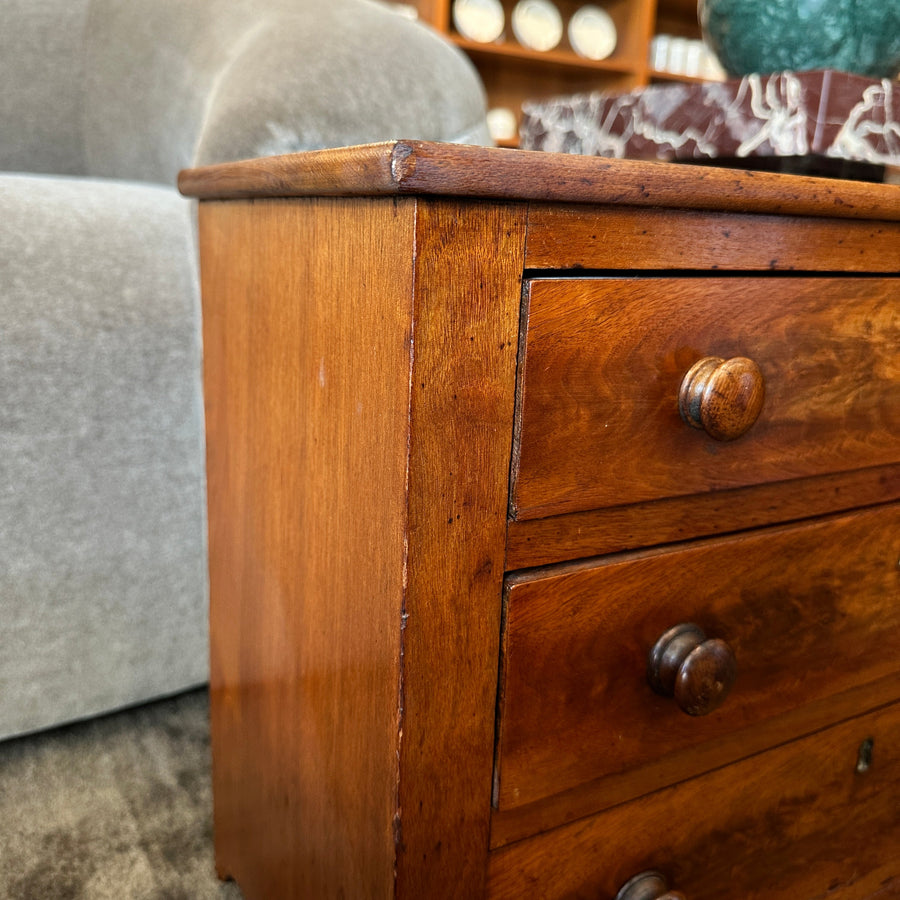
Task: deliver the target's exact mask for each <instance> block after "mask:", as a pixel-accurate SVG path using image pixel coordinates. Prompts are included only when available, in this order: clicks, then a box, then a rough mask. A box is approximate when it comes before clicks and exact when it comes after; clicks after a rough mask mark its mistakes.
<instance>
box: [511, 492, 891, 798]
mask: <svg viewBox="0 0 900 900" xmlns="http://www.w3.org/2000/svg"><path fill="white" fill-rule="evenodd" d="M898 559H900V505H896V504H892V505H888V506H882V507H877V508H875V509H872V510H869V511H864V512H857V513H853V514H848V515H843V516H837V517H832V518H829V519H824V520H817V521H816V522H814V523H811V524H806V525H802V526H793V527H785V528H773V529H766V530H763V531H758V532H752V533H749V534H745V535H740V536H735V537H730V538H720V539H716V540H709V541H704V542H697V543H696V544H690V545H679V546H678V547H675V548H671V549H668V550H665V551H650V552H645V553H632V554H623V555H621V556H617V557H611V558H609V559H607V560H605V561H603V562H601V563H600V564H596V565H588V564H581V565H575V566H568V567H563V568H562V569H561V570H557V571H552V570H551V571H550V573H549V574H544V575H542V576H538V577H532V578H526V577H524V576H522V578H521V579H519V580H512V581H511V583H510V584H509V585H508V587H507V591H506V625H505V631H504V641H503V662H502V673H501V701H500V719H499V734H498V752H497V762H496V766H497V770H496V783H497V788H496V795H495V804H496V807H497V809H498V810H499V812H500V813H503V812H504V811H506V810H510V811H515V810H516V808H517V807H525V806H526V805H527V804H535V803H537V802H538V801H541V800H542V799H545V798H549V797H552V796H553V795H556V794H561V793H562V792H565V791H570V792H571V791H572V790H573V789H575V788H582V789H583V788H584V786H585V785H588V784H589V783H591V782H597V780H598V779H600V780H601V781H600V789H599V790H598V785H597V784H596V783H595V784H593V785H591V790H592V791H595V792H596V793H597V796H598V797H599V798H600V799H599V801H598V805H596V806H594V807H593V809H592V810H591V811H594V810H597V809H600V808H603V806H604V805H610V803H612V802H621V801H622V800H626V799H629V798H631V797H635V796H638V795H639V794H641V793H646V792H648V791H650V790H655V789H656V788H658V787H662V786H663V785H665V784H671V783H673V782H675V781H677V780H681V779H684V778H688V777H692V776H695V775H698V774H700V773H701V772H703V771H706V770H708V769H710V768H713V767H715V766H721V765H724V764H726V763H729V762H732V761H734V760H735V759H739V758H741V757H742V756H746V755H747V754H748V753H750V752H754V751H756V750H761V749H763V748H765V747H768V746H772V745H774V744H775V743H778V742H783V741H785V740H788V739H791V738H793V737H796V736H797V735H799V734H801V733H805V732H806V731H809V730H811V729H812V728H816V727H824V726H825V725H828V724H833V722H834V721H836V720H837V719H838V718H840V717H843V716H846V715H849V714H851V713H852V712H856V711H858V710H859V706H854V707H852V708H851V709H850V710H849V711H847V710H846V706H847V704H844V705H843V706H841V702H840V697H841V695H846V694H847V692H856V699H855V700H854V701H853V702H854V703H858V702H860V701H859V693H860V691H859V688H860V686H866V688H865V690H864V691H863V693H864V697H863V700H862V702H868V703H869V706H868V707H865V706H864V707H863V709H865V708H872V707H874V706H875V705H877V704H878V703H884V702H887V701H888V700H892V699H895V698H897V697H898V696H900V679H898V678H897V676H896V673H897V672H898V670H900V567H898ZM682 623H693V624H696V625H698V626H699V627H700V628H701V629H702V630H703V631H704V632H705V634H706V636H707V637H708V638H709V639H711V640H716V639H718V640H723V641H725V642H726V643H727V645H728V647H729V648H730V650H731V651H732V653H733V655H734V658H735V660H736V668H737V676H736V680H735V682H734V686H733V688H732V690H731V693H730V694H729V695H728V696H727V698H726V699H725V700H724V702H723V703H722V705H721V706H720V707H719V708H717V709H715V710H714V711H712V712H709V713H708V714H703V715H688V714H686V713H685V712H683V711H682V709H681V708H680V707H679V704H678V703H677V702H676V700H675V699H673V698H672V697H666V696H662V695H660V694H658V693H656V692H655V691H654V689H653V688H651V686H650V684H649V683H648V675H647V672H648V655H649V653H650V650H651V648H653V647H654V645H655V644H656V642H657V640H658V639H659V638H660V636H662V635H663V634H665V633H666V632H667V631H668V630H669V629H671V628H673V627H674V626H677V625H679V624H682ZM690 683H691V682H690V680H688V684H690ZM876 683H878V684H879V685H880V687H879V688H878V691H880V693H879V692H878V691H875V690H874V688H873V687H872V686H873V685H875V684H876ZM885 683H886V684H887V686H888V687H887V688H886V690H889V691H891V693H890V694H889V695H888V696H887V697H885V695H884V692H885V688H884V684H885ZM867 691H869V692H870V693H868V694H867V693H866V692H867ZM842 709H844V710H845V711H844V712H840V710H842ZM604 798H607V799H606V800H605V804H604Z"/></svg>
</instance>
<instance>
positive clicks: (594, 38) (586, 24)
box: [569, 6, 619, 59]
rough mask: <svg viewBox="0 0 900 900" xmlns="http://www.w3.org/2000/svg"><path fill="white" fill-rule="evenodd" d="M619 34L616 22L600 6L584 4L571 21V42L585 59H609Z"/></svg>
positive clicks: (574, 48) (573, 47)
mask: <svg viewBox="0 0 900 900" xmlns="http://www.w3.org/2000/svg"><path fill="white" fill-rule="evenodd" d="M618 39H619V36H618V33H617V32H616V25H615V22H613V20H612V19H611V18H610V15H609V13H608V12H606V10H604V9H600V7H599V6H582V7H581V9H579V10H578V12H577V13H575V15H574V16H572V19H571V21H570V22H569V43H570V44H571V45H572V49H573V50H574V51H575V52H576V53H577V54H578V55H579V56H583V57H584V58H585V59H607V58H608V57H610V56H612V54H613V51H614V50H615V49H616V42H617V41H618Z"/></svg>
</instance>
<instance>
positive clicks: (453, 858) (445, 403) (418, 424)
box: [370, 201, 524, 898]
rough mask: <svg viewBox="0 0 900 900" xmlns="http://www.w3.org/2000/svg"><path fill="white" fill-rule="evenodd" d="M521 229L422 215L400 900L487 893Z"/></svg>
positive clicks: (505, 215) (442, 210)
mask: <svg viewBox="0 0 900 900" xmlns="http://www.w3.org/2000/svg"><path fill="white" fill-rule="evenodd" d="M523 225H524V216H523V215H522V214H521V210H519V209H518V208H517V207H516V206H514V205H511V206H500V207H497V206H493V207H492V206H484V205H473V204H471V203H466V202H464V201H463V202H457V201H447V202H440V203H433V204H427V205H425V204H422V205H420V206H419V207H418V211H417V222H416V263H415V281H416V290H415V305H414V309H413V320H412V343H413V347H412V351H413V352H412V360H413V361H412V373H411V379H410V390H411V401H410V435H409V438H410V448H409V475H408V478H409V482H408V495H407V496H408V504H409V523H408V533H407V540H408V550H407V553H408V556H407V563H406V573H405V574H406V577H407V579H408V581H407V593H406V603H405V606H404V611H403V616H404V630H403V643H402V648H401V649H402V660H403V666H402V678H403V681H402V686H401V699H402V706H403V716H402V720H401V730H402V741H401V746H400V789H399V809H398V822H399V826H400V827H399V828H398V831H397V834H396V839H397V888H396V890H397V896H399V897H409V898H418V897H434V896H437V895H438V893H439V892H440V891H439V889H438V886H442V887H441V888H440V890H443V891H446V896H456V897H477V896H480V895H481V893H482V892H483V890H484V877H485V855H486V853H487V848H488V843H489V827H490V816H489V810H490V797H491V784H492V771H493V740H494V711H495V702H496V700H495V698H496V692H497V677H498V666H499V642H500V612H501V610H500V604H499V602H498V599H499V596H500V592H501V587H502V583H503V549H504V536H505V530H506V504H507V498H508V495H507V487H506V485H507V472H508V468H509V447H510V444H511V442H512V417H511V411H512V408H513V404H514V394H515V358H516V331H517V328H518V303H519V285H520V276H521V269H522V245H523V236H524V235H523ZM370 462H371V460H370ZM444 886H445V887H444Z"/></svg>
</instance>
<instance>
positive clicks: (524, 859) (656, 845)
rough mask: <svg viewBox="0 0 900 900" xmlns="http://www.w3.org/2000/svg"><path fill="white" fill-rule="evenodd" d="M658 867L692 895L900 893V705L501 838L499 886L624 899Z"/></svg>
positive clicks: (496, 892) (494, 883)
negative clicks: (531, 833) (636, 879)
mask: <svg viewBox="0 0 900 900" xmlns="http://www.w3.org/2000/svg"><path fill="white" fill-rule="evenodd" d="M865 741H871V744H870V745H867V746H871V754H870V762H869V765H868V768H866V770H865V771H857V769H858V768H859V769H863V768H865V757H866V751H865V750H863V752H862V756H863V764H862V765H860V756H861V753H860V750H861V747H862V745H863V742H865ZM650 869H655V870H657V871H659V872H661V873H662V874H663V875H664V876H665V877H666V879H667V881H668V883H669V887H670V888H671V889H677V890H680V891H683V892H684V894H685V896H686V897H687V898H689V900H813V898H824V897H826V896H827V897H829V898H834V900H862V898H876V897H877V898H885V900H887V898H888V897H898V896H900V708H898V707H896V706H895V707H891V708H887V709H885V710H882V711H879V712H877V713H874V714H870V715H867V716H861V717H859V718H857V719H852V720H850V721H847V722H844V723H842V724H841V725H838V726H836V727H834V728H831V729H828V730H826V731H822V732H819V733H817V734H814V735H811V736H809V737H807V738H804V739H802V740H799V741H796V742H794V743H792V744H788V745H786V746H783V747H779V748H778V749H775V750H770V751H768V752H766V753H762V754H759V755H758V756H755V757H752V758H751V759H748V760H745V761H743V762H741V763H736V764H735V765H733V766H728V767H726V768H724V769H719V770H718V771H716V772H713V773H711V774H709V775H705V776H703V777H701V778H696V779H692V780H690V781H686V782H682V783H681V784H678V785H676V786H674V787H672V788H667V789H665V790H662V791H658V792H657V793H655V794H651V795H649V796H647V797H643V798H642V799H640V800H636V801H634V802H632V803H628V804H625V805H623V806H620V807H618V808H616V809H613V810H610V811H608V812H607V813H603V814H602V815H599V816H594V817H591V818H587V819H584V820H581V821H579V822H575V823H573V824H571V825H568V826H565V827H562V828H558V829H556V830H554V831H552V832H549V833H547V834H545V835H542V836H540V837H536V838H533V839H530V840H525V841H521V842H519V843H518V844H513V845H512V846H510V847H507V848H504V849H502V850H499V851H495V852H494V853H493V854H492V855H491V858H490V862H489V887H488V896H489V897H491V898H492V900H501V898H502V900H513V898H515V900H521V898H522V897H528V898H530V900H551V898H563V897H565V898H569V900H572V898H585V900H588V898H589V900H613V898H614V897H615V895H616V892H617V890H618V889H619V887H620V886H621V885H622V884H624V883H625V882H627V881H628V880H629V879H630V878H631V877H632V876H634V875H636V874H637V873H639V872H643V871H646V870H650Z"/></svg>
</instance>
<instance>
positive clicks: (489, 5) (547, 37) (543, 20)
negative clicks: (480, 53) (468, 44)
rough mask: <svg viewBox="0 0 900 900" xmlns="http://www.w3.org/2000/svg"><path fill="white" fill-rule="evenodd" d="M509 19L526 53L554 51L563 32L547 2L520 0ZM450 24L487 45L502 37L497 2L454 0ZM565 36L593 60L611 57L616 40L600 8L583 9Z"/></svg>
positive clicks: (556, 12) (502, 22) (503, 21)
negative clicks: (529, 51)
mask: <svg viewBox="0 0 900 900" xmlns="http://www.w3.org/2000/svg"><path fill="white" fill-rule="evenodd" d="M511 19H512V22H511V24H512V30H513V34H514V35H515V38H516V40H517V41H518V42H519V43H520V44H521V45H522V46H523V47H527V48H528V49H529V50H537V51H539V52H546V51H548V50H553V49H554V48H555V47H557V46H559V43H560V41H561V40H562V37H563V33H564V31H565V29H564V27H563V19H562V16H561V15H560V13H559V10H558V9H557V8H556V6H554V4H553V3H552V2H550V0H519V2H518V3H517V4H516V5H515V7H514V8H513V11H512V17H511ZM453 24H454V25H455V26H456V30H457V31H458V32H459V33H460V34H461V35H462V36H463V37H465V38H468V39H469V40H470V41H477V42H478V43H485V44H487V43H492V42H493V41H496V40H498V39H499V38H500V37H501V36H502V35H503V30H504V27H505V25H506V16H505V13H504V11H503V6H502V4H501V3H500V0H455V2H454V4H453ZM568 35H569V44H570V45H571V47H572V49H573V50H574V51H575V53H577V54H578V55H579V56H583V57H584V58H585V59H594V60H597V59H606V58H607V57H608V56H611V55H612V53H613V51H614V50H615V49H616V41H617V40H618V35H617V33H616V26H615V23H614V22H613V20H612V19H611V18H610V16H609V14H608V13H607V12H606V11H605V10H603V9H601V8H600V7H599V6H582V7H581V9H579V10H578V11H577V12H576V13H575V15H573V16H572V18H571V19H570V20H569V26H568Z"/></svg>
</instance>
